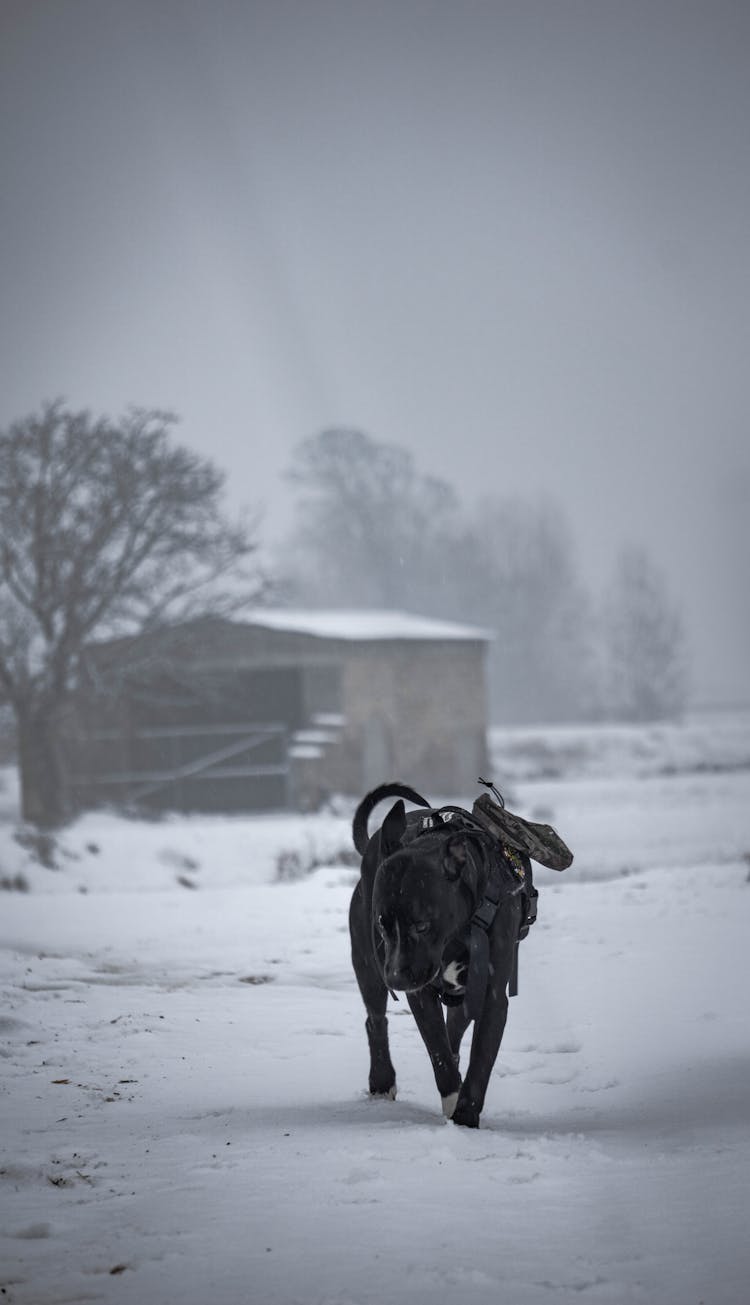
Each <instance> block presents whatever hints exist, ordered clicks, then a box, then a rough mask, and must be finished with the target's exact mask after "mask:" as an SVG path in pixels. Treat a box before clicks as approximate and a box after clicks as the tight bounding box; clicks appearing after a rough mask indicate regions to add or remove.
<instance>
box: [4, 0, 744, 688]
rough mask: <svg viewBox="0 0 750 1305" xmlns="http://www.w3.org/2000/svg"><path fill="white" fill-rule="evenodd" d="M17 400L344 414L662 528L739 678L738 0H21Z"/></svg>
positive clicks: (272, 467) (475, 484)
mask: <svg viewBox="0 0 750 1305" xmlns="http://www.w3.org/2000/svg"><path fill="white" fill-rule="evenodd" d="M0 15H2V18H1V22H0V29H1V30H0V148H1V157H0V164H1V172H0V221H1V223H2V227H1V231H0V260H1V267H0V305H1V308H0V317H1V321H0V366H1V367H2V385H0V422H2V424H5V422H6V421H8V420H10V419H12V418H14V417H17V416H20V415H22V414H24V413H26V412H28V411H30V410H33V409H35V408H37V407H38V405H39V403H40V402H41V400H42V399H44V398H50V397H55V396H57V395H63V396H65V397H66V398H67V399H68V400H69V401H70V402H71V403H72V404H74V405H83V406H88V407H92V408H93V409H95V410H103V411H106V412H110V413H117V412H119V411H121V410H122V409H123V407H124V406H125V405H126V404H127V403H129V402H136V403H139V404H143V405H148V406H151V405H153V406H161V407H169V408H173V409H175V410H176V411H177V412H179V413H180V414H181V417H182V427H181V436H182V438H183V439H184V440H185V441H186V442H187V443H189V444H191V445H193V446H194V447H195V448H197V449H199V450H200V451H202V452H205V453H208V454H210V455H211V456H212V457H214V458H215V460H216V461H217V462H218V463H219V464H220V465H221V466H222V467H224V468H225V469H226V471H227V472H228V473H229V477H230V487H231V494H232V498H233V501H234V502H236V503H239V502H242V501H244V502H257V501H261V502H264V503H265V504H266V505H267V534H268V535H270V536H273V534H274V533H276V534H278V532H279V531H280V530H281V529H282V528H283V526H284V524H285V523H286V522H288V520H289V502H288V498H287V491H286V489H285V486H284V484H283V481H282V479H281V472H282V471H283V469H284V467H285V466H287V465H288V463H289V457H290V452H291V450H292V448H293V446H294V444H295V443H296V442H297V441H298V440H299V439H301V438H302V437H303V436H305V435H307V434H310V433H312V432H314V431H316V430H318V429H320V428H322V427H324V426H329V425H341V424H346V425H352V426H357V427H360V428H362V429H364V430H366V431H368V432H369V433H370V434H372V435H373V436H375V437H376V438H378V439H381V440H386V441H389V442H394V443H400V444H404V445H406V446H408V447H409V448H410V449H412V450H413V452H414V454H415V456H416V457H417V459H418V461H419V463H420V466H421V467H422V468H423V469H427V468H428V467H429V468H430V469H431V470H432V471H434V472H435V474H437V475H439V476H442V477H444V478H455V480H456V482H457V484H458V487H459V488H460V490H461V492H462V494H463V496H464V498H465V500H466V502H467V503H468V504H469V505H470V504H471V501H472V498H473V497H476V496H477V495H478V494H479V493H482V492H484V491H485V490H486V489H487V487H488V486H494V487H495V488H496V489H497V490H498V491H502V492H507V493H511V494H515V495H519V496H522V497H527V498H534V497H536V496H538V495H539V494H553V495H557V496H559V498H560V499H561V500H563V502H564V503H565V505H566V506H567V510H568V515H569V517H570V520H571V523H572V525H573V528H574V532H575V536H576V539H577V541H578V546H579V549H580V555H581V560H582V564H583V568H584V571H585V574H586V576H587V578H588V579H589V580H590V582H591V583H592V585H601V584H602V583H603V582H604V581H605V580H606V576H607V574H608V571H609V569H610V567H611V565H612V561H613V559H614V557H615V555H616V553H617V551H618V549H619V548H620V547H621V545H623V544H624V543H627V542H630V541H633V540H641V541H643V542H644V543H645V544H646V545H647V546H648V547H649V549H650V550H651V551H652V553H653V554H654V556H655V557H656V558H657V559H658V560H659V561H660V562H661V564H662V565H663V567H664V568H665V570H666V572H667V575H668V578H669V581H670V584H671V586H672V589H673V592H674V594H675V597H676V598H677V599H678V600H679V601H680V602H681V603H682V604H683V605H684V608H685V612H686V615H687V618H688V623H689V628H690V632H691V635H692V639H693V643H694V647H695V686H696V690H697V693H698V695H699V696H700V697H703V698H705V697H707V696H711V697H714V698H723V699H725V700H731V699H737V698H744V699H746V700H747V699H750V580H749V579H748V577H749V574H750V438H749V431H748V424H749V423H748V406H749V405H748V393H749V390H750V381H749V373H750V357H749V356H748V343H749V342H750V202H749V201H750V158H749V154H750V4H748V3H747V0H737V3H727V2H725V0H704V2H703V3H692V2H691V0H684V2H683V0H671V2H665V0H644V3H640V2H639V0H620V2H619V3H611V2H609V0H589V2H588V3H583V2H581V3H578V2H576V0H545V2H542V3H540V2H537V0H518V2H517V3H516V2H506V0H495V2H494V3H478V2H476V0H451V2H449V0H365V2H364V3H361V2H360V0H296V2H295V3H291V2H288V0H260V2H255V0H244V2H242V0H204V2H201V0H0Z"/></svg>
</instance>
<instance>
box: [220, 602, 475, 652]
mask: <svg viewBox="0 0 750 1305" xmlns="http://www.w3.org/2000/svg"><path fill="white" fill-rule="evenodd" d="M242 624H244V625H260V626H263V627H264V628H266V629H269V630H289V631H291V632H292V633H294V634H312V635H315V636H317V637H318V638H320V639H346V640H351V641H353V642H368V643H369V642H370V641H372V640H382V639H463V640H472V641H477V640H479V641H480V642H482V643H487V642H489V641H490V640H491V639H493V638H494V635H493V633H492V632H491V631H490V630H482V629H480V628H479V627H477V626H474V625H462V624H460V623H459V622H456V621H436V620H433V619H432V618H430V617H426V616H415V615H413V614H412V613H410V612H397V611H387V610H382V611H381V610H379V609H375V608H372V609H364V608H363V609H358V608H353V609H352V608H341V609H339V608H333V609H327V610H326V609H321V610H319V611H316V610H307V609H305V610H299V609H293V608H287V607H278V608H275V607H259V608H256V609H255V610H253V611H251V612H248V614H247V616H246V617H245V618H244V620H243V621H242Z"/></svg>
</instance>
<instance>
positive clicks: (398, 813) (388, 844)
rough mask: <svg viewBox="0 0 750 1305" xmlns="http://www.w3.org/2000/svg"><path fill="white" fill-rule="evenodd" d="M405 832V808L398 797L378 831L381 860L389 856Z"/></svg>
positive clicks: (399, 844) (399, 843)
mask: <svg viewBox="0 0 750 1305" xmlns="http://www.w3.org/2000/svg"><path fill="white" fill-rule="evenodd" d="M405 832H406V808H405V807H404V804H403V802H402V800H401V799H400V798H399V800H398V802H395V803H394V805H393V806H392V807H391V809H390V811H389V812H388V815H387V816H386V818H385V820H384V821H383V828H382V829H381V831H380V855H381V856H382V857H383V860H385V858H386V857H387V856H391V855H392V853H393V852H395V851H396V849H397V848H399V847H400V846H401V839H402V838H403V836H404V833H405Z"/></svg>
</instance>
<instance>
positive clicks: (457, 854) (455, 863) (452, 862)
mask: <svg viewBox="0 0 750 1305" xmlns="http://www.w3.org/2000/svg"><path fill="white" fill-rule="evenodd" d="M467 861H468V857H467V854H466V844H465V842H464V841H463V839H462V838H450V839H449V840H448V842H447V843H446V845H445V851H444V852H443V872H444V874H445V877H446V879H450V881H451V883H455V882H456V880H457V879H460V878H461V875H462V874H463V872H464V868H465V866H466V863H467Z"/></svg>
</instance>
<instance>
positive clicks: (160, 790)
mask: <svg viewBox="0 0 750 1305" xmlns="http://www.w3.org/2000/svg"><path fill="white" fill-rule="evenodd" d="M287 741H288V733H287V729H286V726H285V725H283V724H274V723H265V722H264V723H262V724H251V723H243V724H237V725H232V724H222V723H217V724H215V725H155V726H153V727H141V728H136V729H132V730H130V731H128V733H127V734H126V735H123V734H122V733H120V732H118V731H115V730H92V731H90V732H89V733H88V734H87V735H86V737H85V738H83V739H79V740H78V747H77V748H76V751H77V752H78V764H79V766H80V765H81V763H83V764H84V765H85V766H86V769H85V770H84V769H78V768H76V770H75V771H74V772H73V775H72V788H73V799H74V804H75V806H76V807H78V808H87V807H92V806H101V805H109V804H111V805H114V806H119V807H122V806H128V807H136V808H139V807H140V808H143V807H145V808H150V809H152V810H154V809H158V810H164V811H217V812H218V811H227V812H229V811H247V810H256V811H257V810H268V809H272V808H278V807H284V806H287V805H288V781H289V762H288V756H287V751H288V748H287Z"/></svg>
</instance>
